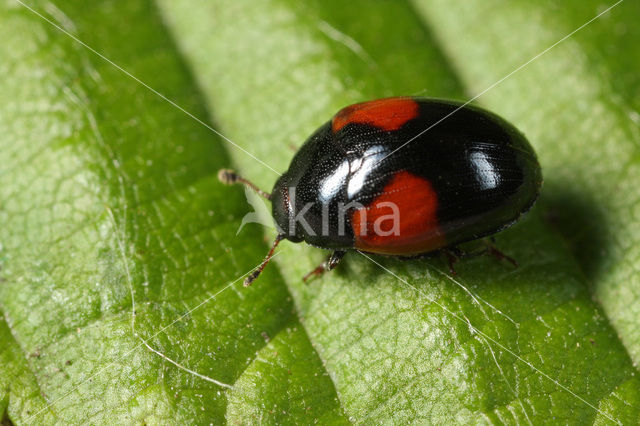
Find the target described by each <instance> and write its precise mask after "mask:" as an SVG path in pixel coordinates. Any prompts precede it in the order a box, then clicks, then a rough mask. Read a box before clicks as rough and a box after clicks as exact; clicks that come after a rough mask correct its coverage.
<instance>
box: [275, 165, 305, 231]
mask: <svg viewBox="0 0 640 426" xmlns="http://www.w3.org/2000/svg"><path fill="white" fill-rule="evenodd" d="M288 183H289V182H288V179H287V174H286V173H285V174H284V175H282V176H280V178H279V179H278V181H277V182H276V184H275V185H274V187H273V191H272V192H271V213H272V215H273V220H274V221H275V223H276V228H277V229H278V234H280V235H282V236H283V238H286V239H287V240H289V241H293V242H294V243H299V242H300V241H302V240H303V237H302V235H301V234H300V231H299V229H298V228H299V227H295V226H294V228H293V229H290V226H291V225H290V224H291V223H292V222H293V221H292V219H293V215H295V212H293V209H292V202H291V198H290V197H291V193H290V191H289V184H288Z"/></svg>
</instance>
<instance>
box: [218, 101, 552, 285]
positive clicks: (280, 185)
mask: <svg viewBox="0 0 640 426" xmlns="http://www.w3.org/2000/svg"><path fill="white" fill-rule="evenodd" d="M218 177H219V179H220V180H221V181H222V182H224V183H227V184H233V183H243V184H245V185H247V186H249V187H251V188H252V189H254V190H255V191H256V192H257V193H258V194H260V195H262V196H263V197H265V198H267V199H269V200H271V203H272V214H273V218H274V221H275V223H276V228H277V229H278V236H277V237H276V239H275V241H274V243H273V245H272V247H271V249H270V250H269V253H268V254H267V256H266V257H265V259H264V261H263V262H262V264H261V265H260V266H259V267H258V268H257V269H255V270H254V271H253V272H252V273H251V274H249V275H248V276H247V277H246V279H245V282H244V284H245V285H250V284H251V282H253V281H254V280H255V279H256V278H257V277H258V275H259V274H260V273H261V271H262V270H263V268H264V267H265V266H266V264H267V263H268V262H269V259H270V258H271V256H272V255H273V253H274V250H275V248H276V246H277V245H278V243H279V242H280V241H282V240H283V239H288V240H290V241H292V242H296V243H297V242H302V241H304V242H306V243H308V244H310V245H312V246H316V247H320V248H323V249H330V250H333V252H332V254H331V255H330V256H329V257H328V259H327V261H325V262H324V263H323V264H321V265H320V266H318V267H317V268H316V269H314V270H313V271H311V272H310V273H309V274H307V275H306V276H305V277H304V279H305V281H306V279H307V278H308V277H309V276H311V275H317V274H320V273H322V272H324V271H325V270H331V269H333V268H334V267H335V266H336V265H337V264H338V263H339V261H340V259H341V258H342V257H343V256H344V254H345V253H346V252H347V251H348V250H352V249H355V250H358V251H361V252H366V253H374V254H381V255H391V256H397V257H401V258H412V257H416V256H421V255H425V254H429V253H432V252H435V251H438V250H445V251H447V252H450V253H459V251H455V250H456V247H457V245H459V244H461V243H464V242H468V241H471V240H475V239H479V238H482V237H487V236H490V235H492V234H495V233H497V232H499V231H501V230H503V229H505V228H507V227H509V226H511V225H513V224H514V223H515V222H517V221H518V220H519V219H520V218H521V217H522V216H523V215H524V214H525V213H526V212H527V211H529V210H530V209H531V207H532V206H533V205H534V203H535V201H536V199H537V198H538V195H539V193H540V189H541V186H542V172H541V170H540V164H539V163H538V160H537V157H536V154H535V152H534V150H533V148H532V147H531V145H530V144H529V142H528V141H527V139H526V138H525V137H524V135H523V134H522V133H520V132H519V131H518V130H517V129H516V128H515V127H514V126H512V125H511V124H509V123H508V122H506V121H505V120H503V119H502V118H500V117H499V116H497V115H495V114H493V113H491V112H488V111H486V110H484V109H481V108H479V107H476V106H471V105H467V104H461V103H459V102H454V101H449V100H440V99H430V98H417V97H393V98H384V99H378V100H373V101H368V102H362V103H358V104H354V105H351V106H347V107H345V108H343V109H342V110H340V111H339V112H338V113H337V114H336V115H335V116H333V118H332V119H331V120H329V121H328V122H326V123H325V124H324V125H322V126H321V127H320V128H318V129H317V130H316V131H315V132H314V133H313V134H312V135H311V136H310V137H309V139H308V140H307V141H306V142H305V143H304V144H303V145H302V147H301V148H300V149H299V150H298V152H297V153H296V155H295V156H294V158H293V160H292V161H291V164H290V166H289V169H288V170H287V171H286V172H285V173H284V174H282V175H281V176H280V178H279V179H278V180H277V182H276V183H275V185H274V187H273V190H272V191H271V192H270V193H266V192H264V191H261V190H260V189H259V188H258V187H257V186H255V185H254V184H252V183H251V182H249V181H248V180H246V179H244V178H242V177H240V176H239V175H238V174H236V173H234V172H233V171H231V170H227V169H224V170H220V172H219V174H218ZM490 251H491V252H493V253H494V254H497V255H498V256H499V257H503V258H507V259H510V258H509V257H508V256H505V255H502V254H501V253H500V252H499V251H498V250H497V249H495V248H492V249H491V250H490ZM450 262H451V259H450ZM514 263H515V262H514Z"/></svg>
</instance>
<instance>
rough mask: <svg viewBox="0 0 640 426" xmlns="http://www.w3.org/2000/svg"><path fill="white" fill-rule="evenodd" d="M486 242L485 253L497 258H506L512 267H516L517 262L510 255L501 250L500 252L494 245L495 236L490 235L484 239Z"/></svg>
mask: <svg viewBox="0 0 640 426" xmlns="http://www.w3.org/2000/svg"><path fill="white" fill-rule="evenodd" d="M485 242H486V244H487V254H488V255H489V256H493V257H495V258H496V259H498V260H506V261H508V262H509V263H511V264H512V265H513V266H514V267H516V268H517V267H518V262H517V261H516V260H515V259H514V258H513V257H511V256H509V255H506V254H504V253H503V252H501V251H500V250H498V247H496V240H495V238H493V237H491V238H488V239H486V240H485Z"/></svg>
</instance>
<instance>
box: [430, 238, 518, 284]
mask: <svg viewBox="0 0 640 426" xmlns="http://www.w3.org/2000/svg"><path fill="white" fill-rule="evenodd" d="M484 243H485V244H486V247H485V248H481V249H479V250H473V251H466V250H462V249H460V248H458V247H447V248H444V249H442V252H443V253H444V254H445V256H446V257H447V262H448V263H449V272H450V273H451V275H456V271H455V269H454V268H453V265H454V264H455V263H456V262H457V261H458V260H460V259H465V258H470V257H478V256H492V257H495V258H496V259H498V260H506V261H508V262H509V263H511V264H512V265H513V266H515V267H516V268H517V267H518V262H517V261H516V260H515V259H514V258H512V257H511V256H508V255H506V254H504V253H503V252H501V251H500V250H498V248H497V247H496V245H495V239H494V238H488V239H486V240H484Z"/></svg>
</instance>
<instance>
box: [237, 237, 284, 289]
mask: <svg viewBox="0 0 640 426" xmlns="http://www.w3.org/2000/svg"><path fill="white" fill-rule="evenodd" d="M283 239H284V234H278V236H277V237H276V239H275V241H274V242H273V244H272V245H271V250H269V253H267V256H266V257H265V258H264V260H263V261H262V263H261V264H260V266H258V267H257V268H256V269H255V270H254V271H253V272H252V273H250V274H249V275H247V278H245V279H244V286H245V287H249V286H250V285H251V283H252V282H254V281H255V280H256V278H258V276H259V275H260V273H261V272H262V270H263V269H264V267H265V266H267V263H269V261H270V260H271V257H272V256H273V252H274V251H276V247H278V244H279V243H280V241H282V240H283Z"/></svg>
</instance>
